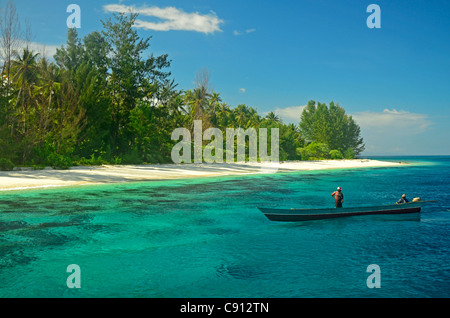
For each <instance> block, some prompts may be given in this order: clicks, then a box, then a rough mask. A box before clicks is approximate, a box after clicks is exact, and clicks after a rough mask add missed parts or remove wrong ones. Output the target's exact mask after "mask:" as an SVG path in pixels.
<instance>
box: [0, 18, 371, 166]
mask: <svg viewBox="0 0 450 318" xmlns="http://www.w3.org/2000/svg"><path fill="white" fill-rule="evenodd" d="M136 17H137V15H135V14H117V15H114V16H113V17H112V18H110V19H108V20H107V21H103V22H102V24H103V29H102V30H101V31H95V32H92V33H90V34H88V35H87V36H85V37H84V38H82V39H81V38H80V37H79V35H78V33H77V31H76V29H69V30H68V36H67V43H66V44H65V45H64V46H62V47H61V48H60V49H58V50H57V52H56V54H55V55H54V56H53V59H49V58H47V57H45V56H41V55H40V54H39V53H38V52H35V51H33V50H32V49H31V48H30V47H29V45H27V43H26V42H24V45H22V46H20V47H12V46H11V45H9V47H5V42H4V41H3V46H2V47H3V49H2V53H3V54H2V59H1V62H2V65H1V69H0V71H1V75H2V78H1V81H0V168H3V169H7V168H11V167H13V166H14V165H31V166H34V167H44V166H54V167H62V168H66V167H69V166H72V165H97V164H104V163H112V164H138V163H165V162H171V150H172V148H173V146H174V145H175V144H176V142H177V141H174V140H171V133H172V131H173V130H174V129H175V128H178V127H186V128H192V126H193V122H194V120H202V123H203V128H204V129H206V128H209V127H216V128H219V129H221V130H222V131H223V132H225V129H226V128H243V129H247V128H250V127H253V128H279V135H280V160H299V159H314V158H340V157H354V156H355V155H358V154H359V153H360V152H361V151H362V150H363V143H362V139H361V138H360V136H359V127H358V126H357V124H356V123H355V122H354V121H353V120H352V119H351V117H349V116H347V115H345V111H344V110H343V109H342V108H341V107H339V106H338V105H334V104H333V103H330V105H329V107H327V106H326V105H325V104H320V103H318V104H316V103H315V102H313V101H311V102H310V103H309V104H308V106H307V107H306V109H305V111H304V112H303V114H302V115H301V122H300V124H299V125H294V124H285V123H283V122H282V120H281V119H280V118H279V117H278V116H277V115H275V114H274V113H273V112H271V113H269V114H268V115H266V116H263V115H261V114H259V113H258V112H257V110H256V109H255V108H253V107H249V106H247V105H244V104H242V105H238V106H237V107H235V108H233V107H231V106H230V105H228V104H227V103H226V102H224V101H222V98H221V96H220V93H218V92H215V91H212V90H211V89H210V88H209V83H208V81H209V76H208V74H207V72H205V71H203V72H200V73H199V74H198V76H197V80H196V85H195V87H194V88H192V89H191V90H180V89H178V88H177V84H176V83H175V81H174V80H173V79H172V78H171V73H170V60H169V58H168V56H167V55H159V56H154V55H153V54H150V55H148V53H147V52H148V49H149V47H150V39H151V38H141V37H140V36H139V35H138V34H137V31H136V30H135V29H133V25H134V22H135V20H136ZM3 22H4V20H3V21H0V24H2V23H3ZM6 29H7V27H6ZM2 31H3V35H4V33H5V29H2ZM10 33H11V32H10ZM9 44H11V42H10V43H9ZM6 46H8V43H6ZM6 53H7V54H6ZM299 117H300V114H299ZM324 145H325V146H327V147H328V148H326V147H325V146H324ZM317 146H319V148H320V147H325V148H326V149H321V150H320V151H317V152H314V151H315V150H314V151H313V149H312V148H314V147H317ZM333 151H334V152H333ZM313 152H314V153H313Z"/></svg>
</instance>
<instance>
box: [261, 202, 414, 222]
mask: <svg viewBox="0 0 450 318" xmlns="http://www.w3.org/2000/svg"><path fill="white" fill-rule="evenodd" d="M421 203H422V202H415V203H405V204H391V205H381V206H368V207H358V208H355V207H351V208H337V209H336V208H328V209H271V208H260V207H258V209H259V210H260V211H261V212H262V213H264V215H265V216H266V217H267V218H268V219H269V220H271V221H280V222H299V221H311V220H323V219H334V218H341V217H348V216H358V215H379V214H385V215H386V214H408V213H417V214H419V213H420V210H421Z"/></svg>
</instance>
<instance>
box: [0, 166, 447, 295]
mask: <svg viewBox="0 0 450 318" xmlns="http://www.w3.org/2000/svg"><path fill="white" fill-rule="evenodd" d="M377 159H378V158H377ZM386 159H389V160H394V161H406V162H410V163H411V164H410V165H405V166H401V167H396V168H372V169H342V170H328V171H313V172H295V173H283V174H282V173H279V174H274V175H258V176H245V177H243V176H240V177H221V178H204V179H190V180H176V181H158V182H146V183H127V184H112V185H101V186H83V187H71V188H59V189H46V190H29V191H14V192H3V193H0V297H189V298H190V297H449V296H450V198H449V196H450V186H449V177H450V157H417V158H414V157H407V158H386ZM337 186H341V187H342V188H343V191H344V194H345V206H347V207H349V206H361V205H378V204H389V203H394V202H396V201H397V199H398V198H399V197H400V196H401V195H402V194H403V193H406V194H407V195H408V197H409V198H410V199H411V198H413V197H417V196H419V197H421V198H422V199H423V200H438V202H433V203H429V204H427V205H425V206H424V207H423V209H422V213H421V218H420V220H417V219H416V220H409V219H403V218H401V219H397V218H396V219H391V218H386V217H379V216H378V217H377V216H369V217H351V218H342V219H335V220H322V221H310V222H303V223H277V222H271V221H269V220H267V219H266V218H265V217H264V215H263V214H262V213H261V212H260V211H259V210H258V209H257V208H256V207H257V206H267V207H332V206H333V205H334V200H333V198H331V196H330V194H331V192H333V191H334V190H335V188H336V187H337ZM69 264H77V265H79V266H80V269H81V288H80V289H69V288H68V287H67V284H66V279H67V277H68V276H69V275H70V273H67V272H66V269H67V266H68V265H69ZM370 264H377V265H378V266H379V267H380V269H381V275H380V278H381V288H373V289H371V288H368V287H367V284H366V280H367V278H368V276H369V275H370V273H367V272H366V269H367V266H368V265H370Z"/></svg>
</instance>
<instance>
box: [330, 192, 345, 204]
mask: <svg viewBox="0 0 450 318" xmlns="http://www.w3.org/2000/svg"><path fill="white" fill-rule="evenodd" d="M331 196H332V197H333V198H334V207H335V208H342V203H344V194H343V193H342V188H341V187H338V188H337V190H336V191H334V192H333V193H332V194H331Z"/></svg>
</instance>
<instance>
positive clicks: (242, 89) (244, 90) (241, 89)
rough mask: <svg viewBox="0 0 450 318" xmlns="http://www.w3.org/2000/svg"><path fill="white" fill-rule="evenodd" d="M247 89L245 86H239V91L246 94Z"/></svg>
mask: <svg viewBox="0 0 450 318" xmlns="http://www.w3.org/2000/svg"><path fill="white" fill-rule="evenodd" d="M246 91H247V90H246V89H245V88H239V92H240V93H242V94H244V93H245V92H246Z"/></svg>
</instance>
